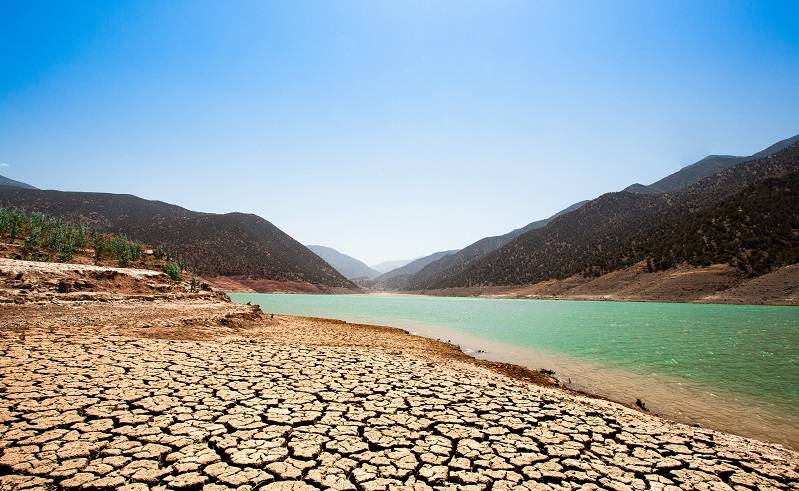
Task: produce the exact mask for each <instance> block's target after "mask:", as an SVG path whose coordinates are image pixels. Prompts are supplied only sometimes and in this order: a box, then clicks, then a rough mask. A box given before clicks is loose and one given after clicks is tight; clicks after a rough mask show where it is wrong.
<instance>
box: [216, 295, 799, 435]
mask: <svg viewBox="0 0 799 491" xmlns="http://www.w3.org/2000/svg"><path fill="white" fill-rule="evenodd" d="M231 298H233V300H234V301H237V302H248V301H250V302H253V303H257V304H259V305H261V307H262V309H263V310H264V311H265V312H273V313H281V314H291V315H307V316H317V317H328V318H335V319H342V320H347V321H352V322H364V323H371V324H381V325H389V326H395V327H400V328H403V329H406V330H409V331H412V332H417V333H420V334H422V335H425V336H428V337H433V338H439V339H443V340H452V341H453V342H456V343H458V344H460V345H461V346H462V347H463V348H464V349H465V350H466V351H467V352H471V353H474V354H478V353H477V352H478V351H480V350H482V351H485V352H486V353H484V354H483V353H479V354H478V356H484V357H487V358H492V359H497V360H502V361H510V362H514V363H520V364H522V365H526V366H529V367H531V368H541V367H546V368H553V369H555V370H556V371H557V372H558V376H559V377H560V378H561V379H562V380H564V381H565V382H566V383H571V384H572V386H573V387H575V388H579V389H584V390H588V391H591V392H593V393H598V394H600V395H604V396H607V397H610V398H613V399H614V400H619V401H622V402H628V403H629V402H632V401H634V400H635V399H636V398H641V399H643V400H644V401H645V402H647V404H648V406H649V407H650V408H651V409H653V410H655V411H657V412H659V413H661V414H664V415H667V416H669V417H672V418H675V419H678V420H682V421H686V422H691V423H696V422H698V423H702V424H705V425H707V426H711V427H716V428H719V429H724V430H727V431H734V432H737V433H739V434H744V435H747V436H754V437H758V438H761V439H766V440H770V441H776V442H782V443H787V444H789V445H791V446H794V447H799V409H797V408H799V308H796V307H774V306H747V305H702V304H676V303H644V302H587V301H567V300H511V299H485V298H456V297H427V296H419V295H283V294H231ZM744 420H745V421H744Z"/></svg>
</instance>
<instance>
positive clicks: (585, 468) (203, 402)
mask: <svg viewBox="0 0 799 491" xmlns="http://www.w3.org/2000/svg"><path fill="white" fill-rule="evenodd" d="M522 378H523V377H521V378H520V377H511V376H508V375H507V374H503V373H498V372H497V371H496V370H494V369H492V368H491V367H489V366H485V365H481V364H479V363H477V362H472V361H469V359H467V358H465V357H463V356H461V355H459V354H458V353H457V352H456V350H455V349H454V348H453V347H451V346H448V345H445V344H443V343H438V342H435V341H431V340H426V339H422V338H418V337H414V336H410V335H408V334H406V333H404V332H402V331H399V330H395V329H388V328H378V327H370V326H356V325H351V324H346V323H342V322H335V321H325V320H320V319H309V318H296V317H276V318H275V319H274V320H270V319H268V318H266V317H264V316H260V315H259V314H258V311H257V309H256V308H254V307H250V306H240V305H234V304H232V303H230V302H225V301H222V300H220V299H219V298H218V297H213V296H210V295H209V296H207V297H204V298H196V297H185V298H170V299H155V300H148V301H143V300H141V299H129V300H116V301H113V302H102V303H101V302H94V301H77V302H76V301H65V302H60V301H58V300H57V299H56V300H55V301H52V300H51V301H48V302H39V303H31V302H28V303H23V304H5V305H0V489H33V488H39V489H114V488H116V489H126V490H145V489H199V488H205V489H268V490H271V489H280V490H302V489H317V488H319V489H321V488H325V489H352V490H379V489H389V488H390V489H400V488H402V489H411V488H413V489H430V488H433V489H470V490H471V489H474V490H478V489H480V490H482V489H489V488H490V489H497V490H501V489H510V488H513V489H577V488H579V489H600V488H601V489H619V490H621V489H678V488H683V489H719V490H720V489H767V488H772V489H799V484H797V482H799V455H798V454H797V453H795V452H793V451H790V450H787V449H784V448H782V447H780V446H777V445H771V444H766V443H761V442H757V441H754V440H748V439H745V438H742V437H737V436H733V435H728V434H724V433H720V432H716V431H713V430H709V429H704V428H697V427H691V426H687V425H683V424H678V423H672V422H669V421H665V420H663V419H660V418H657V417H655V416H651V415H647V414H643V413H640V412H638V411H634V410H632V409H629V408H626V407H623V406H621V405H618V404H615V403H612V402H608V401H603V400H598V399H591V398H587V397H583V396H580V395H575V394H571V393H568V392H565V391H562V390H560V389H557V388H552V387H543V386H540V385H536V384H533V383H531V382H530V381H528V380H523V379H522Z"/></svg>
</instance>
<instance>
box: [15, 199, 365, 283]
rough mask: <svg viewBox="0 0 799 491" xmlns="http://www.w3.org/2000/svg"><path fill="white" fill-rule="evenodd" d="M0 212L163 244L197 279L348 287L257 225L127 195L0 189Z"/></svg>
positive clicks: (281, 236)
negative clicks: (35, 214) (37, 215)
mask: <svg viewBox="0 0 799 491" xmlns="http://www.w3.org/2000/svg"><path fill="white" fill-rule="evenodd" d="M0 206H4V207H13V208H19V209H22V210H25V211H40V212H44V213H48V214H50V215H54V216H58V217H62V218H65V219H68V220H72V221H81V220H84V221H86V222H89V223H90V224H91V225H92V226H93V227H94V228H96V229H98V230H99V231H108V232H115V233H121V234H125V235H127V236H128V237H130V238H131V239H134V240H137V241H141V242H146V243H149V244H153V245H155V246H159V245H164V246H165V247H167V248H168V249H169V250H170V251H171V252H172V253H175V254H177V255H178V256H179V257H181V258H182V259H184V260H186V261H187V262H188V264H189V265H190V266H192V267H193V268H194V269H195V270H196V271H197V273H198V274H201V275H203V276H208V277H213V276H226V277H243V278H248V279H269V280H277V281H294V282H305V283H311V284H314V285H323V286H327V287H341V288H355V285H354V284H353V283H352V282H350V281H349V280H347V279H346V278H344V277H343V276H342V275H341V274H340V273H339V272H338V271H336V270H335V269H334V268H333V267H332V266H330V265H329V264H327V263H326V262H325V261H324V260H322V259H321V258H320V257H319V256H317V255H316V254H314V253H313V252H311V251H310V250H308V249H307V248H306V247H305V246H303V245H302V244H300V243H299V242H297V241H296V240H294V239H293V238H291V237H290V236H288V235H287V234H286V233H284V232H283V231H282V230H280V229H279V228H277V227H275V226H274V225H273V224H271V223H270V222H268V221H267V220H264V219H263V218H261V217H259V216H257V215H253V214H246V213H226V214H223V215H219V214H213V213H201V212H195V211H191V210H187V209H185V208H181V207H179V206H176V205H171V204H168V203H164V202H161V201H150V200H145V199H142V198H139V197H136V196H133V195H129V194H110V193H81V192H62V191H40V190H32V189H23V188H15V187H0Z"/></svg>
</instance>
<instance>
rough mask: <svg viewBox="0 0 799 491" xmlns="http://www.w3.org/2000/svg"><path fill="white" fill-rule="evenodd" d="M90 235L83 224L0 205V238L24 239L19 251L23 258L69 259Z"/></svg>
mask: <svg viewBox="0 0 799 491" xmlns="http://www.w3.org/2000/svg"><path fill="white" fill-rule="evenodd" d="M90 236H91V231H90V230H89V229H88V228H87V227H86V226H85V225H83V224H73V223H68V222H65V221H63V220H60V219H58V218H54V217H51V216H48V215H45V214H43V213H24V212H21V211H17V210H10V209H7V208H1V207H0V237H2V238H3V239H4V240H7V241H9V242H11V243H13V242H14V241H16V240H17V239H23V242H22V245H21V247H20V254H21V255H22V257H23V258H24V259H33V260H39V261H50V260H55V261H61V262H64V261H69V260H70V259H72V256H73V255H74V254H75V251H76V250H77V249H82V248H84V247H86V245H87V243H88V241H89V238H90Z"/></svg>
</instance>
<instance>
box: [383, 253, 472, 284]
mask: <svg viewBox="0 0 799 491" xmlns="http://www.w3.org/2000/svg"><path fill="white" fill-rule="evenodd" d="M457 251H458V250H457V249H453V250H451V251H439V252H434V253H432V254H429V255H427V256H424V257H420V258H419V259H415V260H413V261H411V262H409V263H408V264H406V265H405V266H402V267H400V268H396V269H392V270H391V271H389V272H387V273H383V274H382V275H380V276H378V277H377V278H375V282H376V283H377V285H378V286H380V287H381V288H384V289H388V290H401V289H405V288H406V287H407V280H408V278H410V277H411V276H413V275H414V274H416V273H418V272H419V271H421V270H422V269H423V268H424V267H425V266H427V265H428V264H430V263H432V262H435V261H438V260H439V259H441V258H443V257H446V256H448V255H450V254H454V253H456V252H457Z"/></svg>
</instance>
